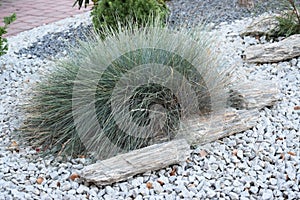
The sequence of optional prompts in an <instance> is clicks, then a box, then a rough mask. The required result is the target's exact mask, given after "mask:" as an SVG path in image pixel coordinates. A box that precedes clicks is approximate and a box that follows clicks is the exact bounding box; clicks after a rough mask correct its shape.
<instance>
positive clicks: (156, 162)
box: [81, 81, 279, 186]
mask: <svg viewBox="0 0 300 200" xmlns="http://www.w3.org/2000/svg"><path fill="white" fill-rule="evenodd" d="M278 92H279V90H278V89H277V87H276V84H275V83H274V82H269V81H256V82H250V81H248V82H244V83H239V84H236V85H234V86H232V87H231V96H230V98H229V100H228V101H229V104H230V105H231V106H232V107H234V108H230V109H227V110H226V112H223V113H219V114H216V115H213V116H211V117H210V118H207V119H206V120H203V118H201V119H200V118H195V119H190V120H187V121H185V122H183V124H184V127H185V128H183V129H181V130H180V131H179V133H178V135H177V136H178V138H184V139H179V140H173V141H170V142H166V143H161V144H155V145H152V146H149V147H145V148H142V149H138V150H134V151H131V152H129V153H125V154H121V155H118V156H115V157H113V158H110V159H107V160H103V161H101V162H99V163H96V164H92V165H90V166H87V167H85V168H84V169H83V172H82V174H81V177H82V178H83V179H84V180H85V181H87V182H93V183H95V184H97V185H100V186H103V185H108V184H111V183H114V182H118V181H122V180H126V179H127V178H129V177H131V176H134V175H137V174H141V173H144V172H146V171H150V170H157V169H160V168H163V167H167V166H169V165H172V164H176V163H179V162H182V161H185V160H186V158H187V157H188V156H189V149H190V148H189V144H197V145H199V144H205V143H208V142H212V141H215V140H218V139H220V138H223V137H226V136H229V135H232V134H235V133H238V132H242V131H245V130H247V129H250V128H252V127H253V126H255V125H256V123H257V121H258V118H259V109H262V108H263V107H265V106H271V105H273V104H274V102H275V101H276V100H277V98H278ZM235 108H236V109H235ZM247 109H248V110H247ZM178 138H177V139H178ZM187 141H188V143H189V144H188V143H187Z"/></svg>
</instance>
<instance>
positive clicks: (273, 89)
mask: <svg viewBox="0 0 300 200" xmlns="http://www.w3.org/2000/svg"><path fill="white" fill-rule="evenodd" d="M229 95H230V96H229V99H228V106H230V107H232V108H236V109H238V110H242V109H246V110H251V109H254V108H257V109H262V108H264V107H266V106H271V105H273V104H274V103H275V102H276V101H277V100H278V98H279V97H278V95H279V87H278V84H277V83H276V82H275V81H270V80H259V81H243V82H239V83H236V84H235V85H233V86H231V87H230V92H229Z"/></svg>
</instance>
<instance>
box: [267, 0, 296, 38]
mask: <svg viewBox="0 0 300 200" xmlns="http://www.w3.org/2000/svg"><path fill="white" fill-rule="evenodd" d="M288 2H289V3H290V8H291V9H292V10H289V11H285V12H284V13H283V14H282V15H281V16H278V17H276V20H277V21H278V26H277V27H276V28H275V29H274V30H273V33H274V35H275V36H284V37H288V36H290V35H294V34H299V33H300V14H299V9H298V7H297V6H296V3H295V1H294V0H288Z"/></svg>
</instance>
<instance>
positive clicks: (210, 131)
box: [178, 109, 259, 145]
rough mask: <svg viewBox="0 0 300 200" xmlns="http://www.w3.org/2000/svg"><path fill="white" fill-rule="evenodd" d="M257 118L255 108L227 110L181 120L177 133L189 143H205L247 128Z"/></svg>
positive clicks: (257, 113) (255, 121)
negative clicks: (181, 123)
mask: <svg viewBox="0 0 300 200" xmlns="http://www.w3.org/2000/svg"><path fill="white" fill-rule="evenodd" d="M258 118H259V112H258V110H257V109H253V110H235V109H232V110H228V111H227V112H225V113H223V114H222V113H220V114H216V115H212V116H210V117H209V118H207V119H206V120H203V119H202V118H201V119H199V118H198V119H192V120H188V121H185V122H183V124H184V129H182V130H180V132H179V133H178V137H179V138H185V139H186V140H187V141H188V143H189V144H193V145H195V144H197V145H199V144H205V143H209V142H212V141H215V140H218V139H221V138H223V137H226V136H229V135H233V134H235V133H239V132H242V131H245V130H248V129H250V128H252V127H253V126H255V125H256V123H257V121H258Z"/></svg>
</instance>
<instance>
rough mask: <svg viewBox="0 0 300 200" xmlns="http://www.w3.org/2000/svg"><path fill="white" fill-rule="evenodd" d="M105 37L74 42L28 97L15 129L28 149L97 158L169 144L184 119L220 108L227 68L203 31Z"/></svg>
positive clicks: (147, 30)
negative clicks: (19, 130)
mask: <svg viewBox="0 0 300 200" xmlns="http://www.w3.org/2000/svg"><path fill="white" fill-rule="evenodd" d="M104 30H107V31H108V30H109V29H104ZM110 33H112V34H107V37H106V39H105V40H103V39H102V38H101V37H100V36H99V35H97V34H95V35H94V36H93V37H91V38H89V40H88V41H87V42H82V43H81V44H80V46H79V47H77V48H76V49H73V51H72V53H71V54H70V56H69V57H68V58H66V59H65V60H61V61H58V62H56V65H55V68H54V70H53V71H52V73H50V74H48V75H47V76H46V77H45V79H44V80H43V81H42V82H40V83H39V84H38V85H37V86H36V88H35V89H34V92H32V93H31V94H32V96H31V98H30V99H29V101H28V103H27V104H26V105H25V111H26V120H25V121H24V124H23V126H22V127H21V130H22V131H23V132H22V135H23V136H24V138H25V139H26V140H27V141H29V142H30V143H31V144H32V145H33V146H35V147H42V148H41V149H43V150H46V151H45V152H47V153H51V152H52V153H55V154H62V155H74V156H77V155H82V154H85V153H86V152H93V153H95V154H94V155H96V156H97V157H98V158H99V159H104V158H108V157H110V156H113V155H116V154H118V153H121V152H126V151H130V150H133V149H137V148H141V147H144V146H147V145H150V144H153V143H158V142H162V141H168V140H171V139H174V138H176V137H177V133H178V131H179V130H182V129H185V127H187V128H188V127H189V126H188V125H186V124H185V120H186V119H190V118H194V117H195V116H198V117H199V116H201V117H204V118H206V117H208V116H209V114H211V113H212V112H214V111H217V112H220V111H221V110H222V108H223V107H224V106H225V104H226V103H224V100H225V99H226V90H225V89H224V85H225V84H226V82H227V81H228V79H229V78H228V76H227V75H226V74H227V73H226V71H224V69H227V68H226V67H224V66H223V65H224V62H220V60H219V59H218V56H217V54H216V51H215V50H214V46H213V40H212V39H213V38H214V37H212V36H211V35H210V34H208V33H207V32H205V31H204V30H202V29H199V30H196V31H194V32H193V31H191V30H190V31H188V30H181V31H180V32H175V31H171V30H169V29H168V28H167V27H162V26H160V22H159V20H154V22H151V23H150V22H149V23H147V26H144V27H142V28H141V27H140V26H139V24H137V23H132V24H131V25H129V24H127V26H122V27H118V29H117V30H114V31H112V32H110ZM183 137H187V136H183Z"/></svg>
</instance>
